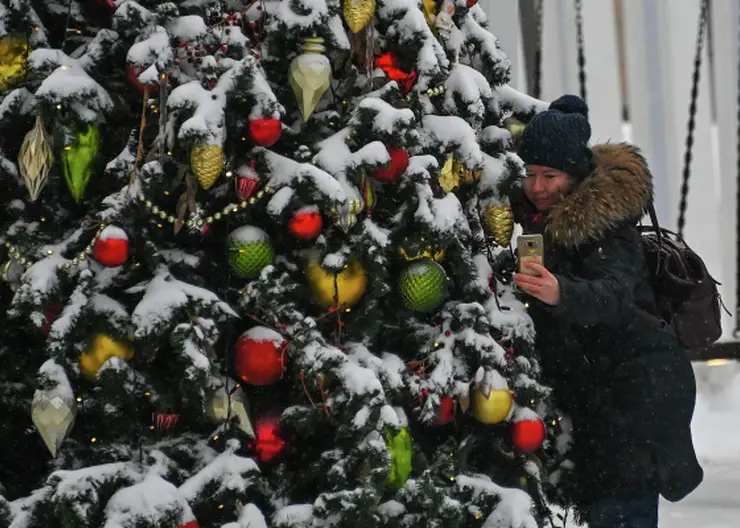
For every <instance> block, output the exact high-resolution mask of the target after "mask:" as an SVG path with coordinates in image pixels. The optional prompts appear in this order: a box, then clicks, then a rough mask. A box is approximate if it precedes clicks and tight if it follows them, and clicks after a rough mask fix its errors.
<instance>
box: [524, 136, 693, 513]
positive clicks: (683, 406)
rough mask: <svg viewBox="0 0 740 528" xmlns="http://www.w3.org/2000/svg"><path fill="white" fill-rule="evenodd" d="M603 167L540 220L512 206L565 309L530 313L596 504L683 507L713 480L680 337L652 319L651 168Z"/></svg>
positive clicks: (584, 495)
mask: <svg viewBox="0 0 740 528" xmlns="http://www.w3.org/2000/svg"><path fill="white" fill-rule="evenodd" d="M593 152H594V159H595V162H596V168H595V170H594V171H593V173H592V174H591V175H590V176H588V177H587V178H586V179H585V180H583V182H581V183H580V184H579V185H578V186H577V187H576V188H575V189H574V190H573V192H571V193H570V194H569V195H568V196H566V197H565V198H564V199H563V200H562V201H561V202H560V203H558V204H557V205H556V206H555V207H553V208H552V209H551V211H549V213H548V214H547V216H543V215H538V214H536V211H535V209H534V207H533V206H532V204H531V203H529V202H528V201H527V200H526V198H524V197H523V195H518V196H515V197H513V198H512V206H513V208H514V213H515V218H516V219H517V221H518V222H519V223H521V224H522V225H523V226H524V228H525V232H542V233H544V235H545V248H546V249H545V266H546V267H547V268H548V270H550V272H552V273H553V274H555V275H556V276H557V278H558V281H559V283H560V303H559V304H558V305H557V306H554V307H552V306H548V305H545V304H544V303H541V302H539V301H537V300H535V299H533V300H532V301H531V303H530V310H529V313H530V315H531V317H532V319H533V321H534V325H535V330H536V333H537V339H536V345H537V349H538V353H539V355H540V357H541V362H542V368H543V373H544V376H545V381H546V383H549V384H550V386H551V387H553V393H554V396H555V399H556V402H557V404H558V405H559V407H560V408H561V409H562V410H563V411H565V412H566V413H567V414H569V415H570V417H571V419H572V422H573V437H574V442H573V450H572V453H571V457H572V459H573V461H574V462H575V470H574V476H575V481H576V487H575V489H574V490H573V492H572V494H573V496H572V497H571V499H572V500H573V501H574V502H575V503H576V504H578V505H580V506H583V507H587V506H588V504H590V503H591V502H593V501H594V500H597V499H600V498H603V497H609V496H619V495H629V494H633V493H635V492H640V491H648V490H655V491H658V492H660V493H661V494H662V495H663V496H664V497H666V498H667V499H669V500H679V499H681V498H683V497H684V496H685V495H687V494H688V493H690V492H691V491H692V490H694V489H695V488H696V487H697V486H698V485H699V483H700V482H701V480H702V478H703V472H702V469H701V467H700V466H699V463H698V461H697V459H696V454H695V452H694V446H693V443H692V439H691V430H690V424H691V417H692V414H693V411H694V404H695V400H696V383H695V379H694V373H693V370H692V368H691V363H690V361H689V360H688V358H687V356H686V353H685V351H684V350H683V349H682V347H681V346H680V345H679V343H678V341H677V339H676V337H675V336H674V334H673V333H672V331H671V330H670V329H668V328H665V327H664V326H663V325H662V324H661V322H660V320H659V319H658V318H656V317H654V316H652V315H650V312H652V311H654V304H655V300H654V294H653V292H652V289H651V287H650V285H649V283H648V272H647V268H646V266H645V260H644V256H643V249H642V244H641V239H640V234H639V233H638V231H637V229H636V224H637V222H638V220H639V219H640V218H641V217H642V214H643V212H644V211H645V208H646V207H647V205H648V204H649V202H650V200H651V198H652V177H651V174H650V172H649V170H648V168H647V164H646V162H645V160H644V158H643V157H642V156H641V155H640V154H639V152H638V151H637V150H636V149H635V148H634V147H631V146H628V145H625V144H609V145H598V146H595V147H594V148H593Z"/></svg>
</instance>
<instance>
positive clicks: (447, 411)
mask: <svg viewBox="0 0 740 528" xmlns="http://www.w3.org/2000/svg"><path fill="white" fill-rule="evenodd" d="M454 419H455V400H453V399H452V397H451V396H443V397H442V400H441V401H440V402H439V410H438V411H437V420H436V421H435V422H434V423H435V424H436V425H447V424H448V423H450V422H451V421H452V420H454Z"/></svg>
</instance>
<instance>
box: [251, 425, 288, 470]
mask: <svg viewBox="0 0 740 528" xmlns="http://www.w3.org/2000/svg"><path fill="white" fill-rule="evenodd" d="M254 436H255V440H254V442H253V444H252V449H253V450H254V453H255V455H256V457H257V460H259V461H260V462H269V461H270V460H272V459H273V458H275V457H276V456H278V455H279V454H280V453H281V452H282V451H283V449H284V448H285V440H283V438H282V437H281V436H280V419H279V418H277V417H275V416H263V417H261V418H258V419H257V422H256V423H255V424H254Z"/></svg>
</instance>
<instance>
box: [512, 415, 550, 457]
mask: <svg viewBox="0 0 740 528" xmlns="http://www.w3.org/2000/svg"><path fill="white" fill-rule="evenodd" d="M511 439H512V441H513V442H514V446H515V447H516V448H517V449H518V450H519V451H521V452H522V453H533V452H535V451H537V450H538V449H539V448H540V446H541V445H542V442H544V441H545V422H543V421H542V420H540V419H539V418H536V419H534V420H520V421H518V422H514V425H513V426H512V430H511Z"/></svg>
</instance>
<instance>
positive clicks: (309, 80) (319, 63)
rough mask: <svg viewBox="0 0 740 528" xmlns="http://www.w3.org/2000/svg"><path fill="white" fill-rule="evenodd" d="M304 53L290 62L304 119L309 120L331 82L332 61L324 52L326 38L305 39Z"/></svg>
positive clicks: (291, 78)
mask: <svg viewBox="0 0 740 528" xmlns="http://www.w3.org/2000/svg"><path fill="white" fill-rule="evenodd" d="M301 48H302V49H303V53H301V54H300V55H298V56H297V57H296V58H295V59H293V61H292V62H291V63H290V86H291V88H293V92H294V93H295V96H296V98H297V99H298V106H299V107H300V109H301V114H302V115H303V119H304V120H305V121H308V118H309V117H310V116H311V114H312V113H313V111H314V110H315V109H316V107H317V106H318V104H319V101H320V100H321V97H322V96H323V95H324V93H325V92H326V91H327V90H328V89H329V86H330V84H331V63H330V62H329V58H328V57H327V56H326V55H324V54H323V53H324V52H325V51H326V48H325V47H324V39H322V38H320V37H317V36H315V35H314V36H313V37H310V38H307V39H305V40H304V41H303V45H302V46H301Z"/></svg>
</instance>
